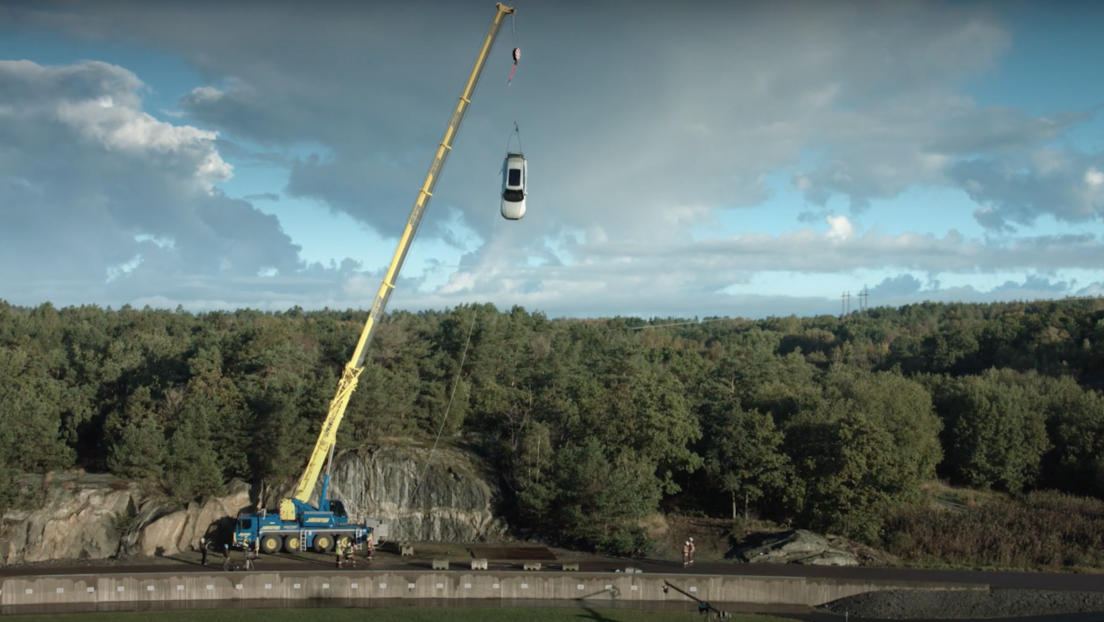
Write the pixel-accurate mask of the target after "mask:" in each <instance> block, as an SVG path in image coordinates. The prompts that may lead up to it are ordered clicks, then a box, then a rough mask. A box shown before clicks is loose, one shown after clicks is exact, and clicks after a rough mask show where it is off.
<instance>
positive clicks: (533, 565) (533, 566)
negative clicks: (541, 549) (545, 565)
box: [522, 562, 541, 570]
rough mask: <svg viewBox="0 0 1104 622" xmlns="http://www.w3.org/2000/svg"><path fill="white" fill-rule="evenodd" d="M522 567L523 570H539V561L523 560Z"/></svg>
mask: <svg viewBox="0 0 1104 622" xmlns="http://www.w3.org/2000/svg"><path fill="white" fill-rule="evenodd" d="M522 568H524V569H525V570H540V568H541V566H540V562H525V565H524V566H522Z"/></svg>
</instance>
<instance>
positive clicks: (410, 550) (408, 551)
mask: <svg viewBox="0 0 1104 622" xmlns="http://www.w3.org/2000/svg"><path fill="white" fill-rule="evenodd" d="M407 555H409V556H411V557H413V556H414V547H412V546H405V545H404V546H403V547H402V557H406V556H407Z"/></svg>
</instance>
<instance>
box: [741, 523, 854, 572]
mask: <svg viewBox="0 0 1104 622" xmlns="http://www.w3.org/2000/svg"><path fill="white" fill-rule="evenodd" d="M739 555H740V557H742V558H743V559H744V560H745V561H747V562H749V563H752V564H763V563H767V564H808V565H814V566H858V565H859V560H858V557H856V555H855V554H854V553H852V552H850V551H848V550H846V549H843V548H839V547H836V546H833V545H832V544H831V543H830V542H829V541H828V539H827V538H825V537H824V536H821V535H818V534H815V533H813V532H811V531H806V530H804V529H797V530H795V531H790V532H787V533H783V534H776V535H772V536H769V537H767V538H766V539H765V540H763V541H761V542H759V543H758V544H756V545H754V546H750V547H747V548H745V549H742V550H740V551H739Z"/></svg>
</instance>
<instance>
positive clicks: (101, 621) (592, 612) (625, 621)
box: [4, 607, 785, 622]
mask: <svg viewBox="0 0 1104 622" xmlns="http://www.w3.org/2000/svg"><path fill="white" fill-rule="evenodd" d="M686 616H687V613H686V612H685V611H641V610H629V609H604V608H589V609H582V608H579V609H576V608H566V607H545V608H511V607H393V608H383V607H381V608H352V607H350V608H326V609H321V608H311V609H291V608H288V609H231V610H217V609H204V610H198V609H197V610H193V611H135V612H123V613H118V612H102V613H65V614H41V615H16V616H4V622H45V621H47V620H50V621H55V620H56V621H57V622H314V621H316V620H317V622H483V621H484V620H493V621H495V622H585V621H587V620H590V621H592V622H675V621H676V620H678V621H681V622H686ZM694 616H695V617H697V613H696V612H695V613H694ZM730 620H731V622H785V621H784V620H782V619H780V618H775V617H771V616H746V615H733V616H732V618H730Z"/></svg>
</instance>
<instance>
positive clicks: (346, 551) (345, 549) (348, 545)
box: [341, 542, 353, 566]
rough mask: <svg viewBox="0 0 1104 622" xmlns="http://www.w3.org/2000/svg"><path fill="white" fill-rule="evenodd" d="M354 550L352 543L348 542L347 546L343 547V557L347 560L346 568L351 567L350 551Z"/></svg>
mask: <svg viewBox="0 0 1104 622" xmlns="http://www.w3.org/2000/svg"><path fill="white" fill-rule="evenodd" d="M352 548H353V544H352V543H351V542H346V543H345V546H343V547H341V557H342V558H343V559H344V560H345V565H346V566H348V565H349V554H350V553H349V551H350V549H352Z"/></svg>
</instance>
